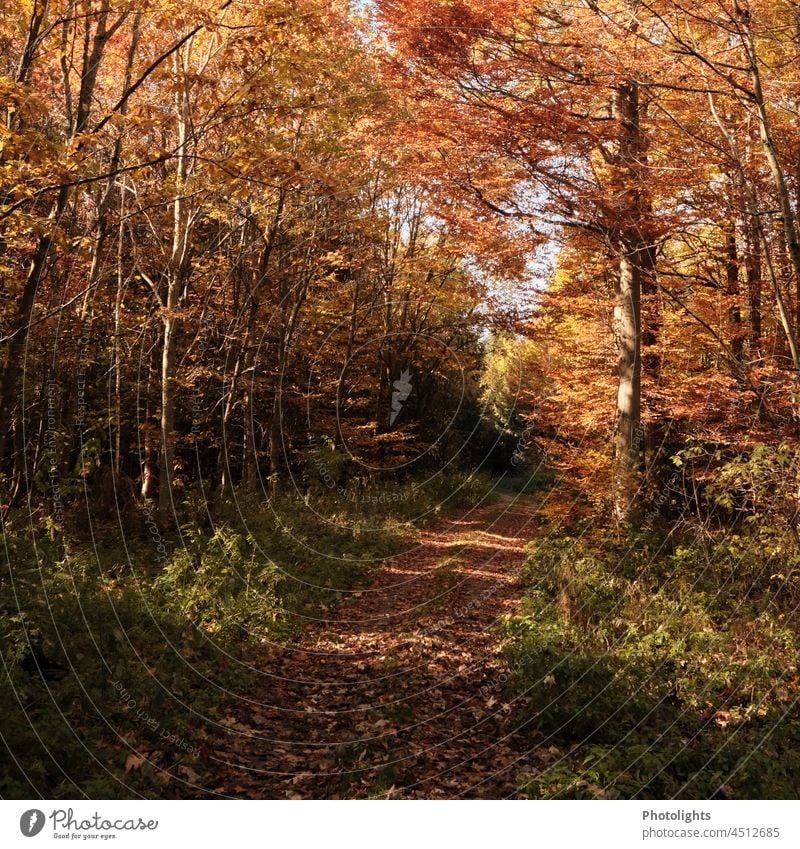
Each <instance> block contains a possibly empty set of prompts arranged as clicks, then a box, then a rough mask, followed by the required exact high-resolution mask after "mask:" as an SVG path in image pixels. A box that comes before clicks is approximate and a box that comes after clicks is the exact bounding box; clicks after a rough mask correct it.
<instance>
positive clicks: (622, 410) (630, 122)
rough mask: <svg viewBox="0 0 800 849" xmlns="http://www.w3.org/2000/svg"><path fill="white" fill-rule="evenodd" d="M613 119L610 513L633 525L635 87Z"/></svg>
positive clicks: (636, 450)
mask: <svg viewBox="0 0 800 849" xmlns="http://www.w3.org/2000/svg"><path fill="white" fill-rule="evenodd" d="M614 115H615V118H616V120H617V121H618V122H619V125H620V137H619V160H618V165H619V183H620V185H619V186H618V190H619V196H620V197H621V198H622V200H621V209H619V211H618V214H619V216H620V221H621V227H620V236H619V241H618V251H619V258H618V273H617V285H616V303H615V305H614V332H615V336H616V340H617V349H618V351H619V362H618V369H617V373H618V378H619V384H618V390H617V416H616V419H617V421H616V434H615V440H614V511H615V514H616V517H617V519H618V520H619V521H621V522H623V523H630V522H633V521H635V518H636V515H637V513H638V510H637V496H638V492H639V486H640V475H641V465H642V463H641V461H642V447H643V445H642V443H643V439H642V425H641V377H642V362H641V350H642V329H641V284H642V268H641V262H642V255H643V254H642V250H643V247H644V246H643V244H642V230H641V212H642V209H641V206H642V204H641V192H640V186H639V183H640V175H639V173H638V166H639V165H640V163H641V158H640V157H641V153H642V139H641V128H640V124H639V91H638V86H637V84H636V83H635V82H633V81H628V82H626V83H624V84H623V85H620V86H619V87H618V88H617V89H616V91H615V98H614Z"/></svg>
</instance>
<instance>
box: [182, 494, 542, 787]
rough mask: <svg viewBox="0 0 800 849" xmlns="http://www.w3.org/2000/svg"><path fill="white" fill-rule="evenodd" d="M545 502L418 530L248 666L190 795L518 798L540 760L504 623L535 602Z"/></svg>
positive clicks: (194, 772) (492, 509) (474, 513)
mask: <svg viewBox="0 0 800 849" xmlns="http://www.w3.org/2000/svg"><path fill="white" fill-rule="evenodd" d="M535 515H536V509H535V506H534V504H533V499H532V498H530V497H526V496H522V497H519V496H517V497H512V496H509V495H501V496H499V497H498V498H497V499H496V500H494V501H493V502H492V503H490V504H486V505H482V506H480V507H478V508H476V509H473V510H471V511H467V512H462V513H460V514H459V515H456V516H451V517H449V518H446V519H442V520H441V521H439V522H438V523H437V524H436V525H434V526H432V527H430V528H428V529H426V530H422V531H418V532H416V533H415V534H414V536H413V537H412V538H411V539H410V540H409V541H408V543H409V544H408V546H407V549H406V551H405V552H404V553H402V554H400V555H398V556H397V557H395V558H393V559H392V560H391V561H387V563H386V564H384V565H382V566H376V567H375V570H374V571H373V573H372V576H371V577H372V578H374V580H373V582H372V583H371V585H370V586H369V587H367V588H365V589H364V591H362V592H359V593H355V594H354V595H353V596H352V597H351V598H350V599H349V600H348V601H347V602H346V603H344V604H342V605H340V607H339V608H338V609H337V610H336V611H335V612H334V613H332V614H331V616H330V618H329V619H327V620H326V621H324V622H316V623H314V624H313V625H311V626H310V627H308V628H307V629H306V630H305V632H304V633H303V634H302V635H301V636H300V638H299V639H298V640H297V642H296V643H294V644H293V645H291V646H283V647H281V648H279V649H277V648H276V649H274V650H273V651H272V652H270V653H265V654H264V655H256V656H252V657H250V658H249V662H250V663H251V665H252V667H253V670H252V671H253V674H254V675H255V676H256V678H257V681H258V683H257V684H256V686H255V689H254V691H253V692H251V693H249V694H248V696H247V698H241V697H240V698H237V699H235V700H231V702H229V704H228V706H227V709H226V712H225V716H224V718H223V719H222V721H221V722H220V723H219V725H218V726H217V727H216V728H215V729H214V730H213V732H210V736H209V737H208V739H207V741H206V746H205V747H204V754H203V757H202V758H201V759H200V760H199V761H198V762H196V763H195V764H193V766H192V768H191V770H188V771H187V775H186V777H188V778H189V781H188V784H187V785H184V790H183V791H182V792H181V793H180V795H183V796H188V797H195V798H197V797H206V798H207V797H209V796H221V797H233V798H267V799H286V798H293V799H297V798H303V799H325V798H370V797H372V798H387V797H388V798H405V799H440V798H455V797H464V798H492V799H497V798H506V797H515V796H517V785H516V779H517V775H518V773H519V771H520V769H523V768H531V767H532V766H534V764H535V763H536V762H537V760H538V759H539V754H538V752H537V751H536V749H535V747H534V742H533V738H531V737H530V736H525V735H520V734H516V733H515V721H514V719H515V712H516V706H515V705H514V704H513V703H511V704H510V703H508V701H507V699H506V696H505V693H506V690H507V687H506V684H507V681H508V674H509V670H508V668H507V666H506V664H505V663H504V660H503V656H502V636H501V634H500V631H499V629H498V628H496V627H494V626H495V624H496V623H497V622H498V620H499V619H500V618H502V617H503V616H504V615H505V614H509V613H511V612H512V611H513V610H514V608H515V607H516V605H517V604H518V603H519V601H520V599H521V598H522V595H523V589H524V588H523V585H522V582H521V579H520V578H521V573H520V567H521V565H522V563H523V560H524V557H525V546H526V544H527V543H528V541H529V540H530V538H531V536H532V529H533V524H534V520H535Z"/></svg>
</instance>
